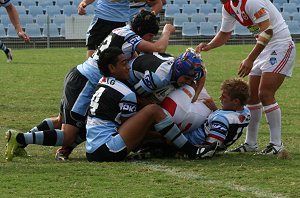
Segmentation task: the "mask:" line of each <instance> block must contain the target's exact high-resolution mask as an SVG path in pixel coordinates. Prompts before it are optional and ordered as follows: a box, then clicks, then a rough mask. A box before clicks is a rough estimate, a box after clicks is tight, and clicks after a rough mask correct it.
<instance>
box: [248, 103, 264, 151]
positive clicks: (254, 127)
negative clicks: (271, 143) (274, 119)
mask: <svg viewBox="0 0 300 198" xmlns="http://www.w3.org/2000/svg"><path fill="white" fill-rule="evenodd" d="M247 107H248V108H249V109H250V112H251V119H250V123H249V125H248V127H247V132H246V140H245V143H247V144H249V145H251V146H253V145H255V144H257V136H258V129H259V123H260V120H261V117H262V110H263V109H262V108H263V106H262V104H261V103H258V104H254V105H247Z"/></svg>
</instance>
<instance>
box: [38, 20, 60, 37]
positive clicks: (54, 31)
mask: <svg viewBox="0 0 300 198" xmlns="http://www.w3.org/2000/svg"><path fill="white" fill-rule="evenodd" d="M48 27H49V29H48ZM42 30H43V31H42V32H43V34H42V35H43V36H44V37H47V36H48V35H49V36H50V37H60V34H59V29H58V26H57V25H56V24H54V23H50V24H49V26H48V25H47V24H44V26H43V27H42Z"/></svg>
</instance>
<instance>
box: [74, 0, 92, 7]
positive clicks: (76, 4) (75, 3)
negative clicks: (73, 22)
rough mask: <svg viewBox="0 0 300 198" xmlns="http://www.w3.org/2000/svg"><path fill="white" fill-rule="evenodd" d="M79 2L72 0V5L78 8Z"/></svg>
mask: <svg viewBox="0 0 300 198" xmlns="http://www.w3.org/2000/svg"><path fill="white" fill-rule="evenodd" d="M80 2H81V0H73V2H72V5H75V6H76V7H78V5H79V3H80ZM89 6H90V5H89Z"/></svg>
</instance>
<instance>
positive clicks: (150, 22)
mask: <svg viewBox="0 0 300 198" xmlns="http://www.w3.org/2000/svg"><path fill="white" fill-rule="evenodd" d="M131 28H132V30H133V31H134V32H135V33H136V34H137V35H139V36H140V37H143V36H144V35H145V34H148V33H152V34H155V35H156V34H157V33H158V30H159V21H158V20H157V18H156V16H155V14H154V13H152V12H149V11H147V10H141V11H140V12H139V13H138V14H137V15H136V16H135V17H134V18H133V20H132V22H131Z"/></svg>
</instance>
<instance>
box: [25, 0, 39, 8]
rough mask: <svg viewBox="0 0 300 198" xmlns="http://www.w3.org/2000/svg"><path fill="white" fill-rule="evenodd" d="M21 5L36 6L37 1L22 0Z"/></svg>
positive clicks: (26, 6)
mask: <svg viewBox="0 0 300 198" xmlns="http://www.w3.org/2000/svg"><path fill="white" fill-rule="evenodd" d="M21 5H22V6H24V7H25V8H28V7H29V6H36V5H37V2H36V0H22V1H21Z"/></svg>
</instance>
